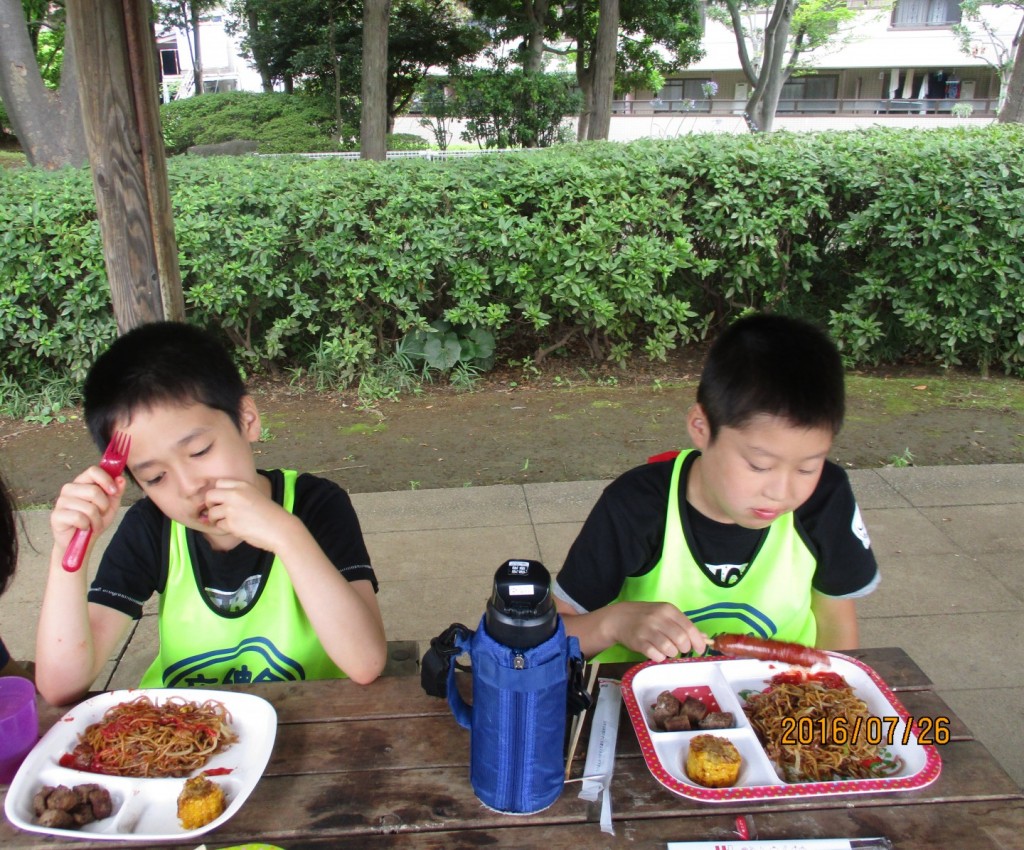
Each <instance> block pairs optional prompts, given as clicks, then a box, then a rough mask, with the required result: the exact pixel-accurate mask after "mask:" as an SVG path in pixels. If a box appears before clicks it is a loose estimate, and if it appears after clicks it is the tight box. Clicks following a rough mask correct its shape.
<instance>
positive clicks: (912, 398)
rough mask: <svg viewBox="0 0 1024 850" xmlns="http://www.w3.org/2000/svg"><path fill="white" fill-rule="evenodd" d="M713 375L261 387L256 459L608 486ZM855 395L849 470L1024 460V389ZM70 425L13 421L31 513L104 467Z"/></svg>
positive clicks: (10, 466) (380, 476)
mask: <svg viewBox="0 0 1024 850" xmlns="http://www.w3.org/2000/svg"><path fill="white" fill-rule="evenodd" d="M699 363H700V356H699V353H692V354H689V355H687V354H681V355H679V356H677V357H675V358H673V359H672V360H671V361H670V362H669V363H667V364H659V365H656V366H655V365H650V364H644V365H642V366H638V367H634V368H631V369H629V370H617V369H615V368H613V367H600V368H596V367H594V366H593V364H591V363H583V362H574V363H568V362H563V361H555V360H552V361H550V362H549V363H547V364H545V366H544V368H543V369H534V368H530V369H528V370H523V369H522V368H521V367H516V368H506V369H504V370H500V371H498V372H495V373H493V374H492V375H490V376H489V377H488V379H487V380H486V381H482V382H481V383H480V384H479V385H478V387H477V389H476V390H475V391H472V392H461V393H460V392H455V391H454V390H452V389H450V388H447V387H438V386H434V387H428V388H427V389H425V390H424V392H423V393H422V394H420V395H416V396H406V397H403V398H402V399H401V400H400V401H397V402H387V401H385V402H380V403H378V404H377V405H375V406H374V407H373V408H370V409H367V408H362V407H360V406H359V404H358V401H357V399H356V398H355V396H354V394H352V393H316V392H313V391H311V390H308V389H306V390H304V389H302V388H301V387H296V386H293V385H290V384H286V383H281V382H273V381H260V382H257V383H255V384H254V385H253V394H254V396H255V398H256V401H257V405H258V406H259V408H260V411H261V413H262V416H263V425H264V432H265V437H266V439H265V440H264V441H262V442H260V443H258V444H257V445H256V446H255V451H256V453H257V462H258V464H259V465H260V466H262V467H267V468H270V467H288V468H294V469H299V470H303V471H309V472H316V473H319V474H321V475H323V476H325V477H327V478H331V479H333V480H335V481H338V482H339V483H340V484H342V486H344V487H345V488H346V489H348V490H349V491H351V492H354V493H367V492H383V491H391V490H409V489H428V488H438V487H471V486H474V487H475V486H481V485H487V484H524V483H539V482H552V481H576V480H600V479H609V478H613V477H614V476H616V475H617V474H619V473H620V472H623V471H625V470H626V469H629V468H630V467H632V466H635V465H637V464H640V463H643V462H644V461H645V460H646V459H647V457H648V456H650V455H652V454H656V453H659V452H662V451H665V450H667V449H672V448H678V447H680V446H682V445H684V443H685V439H686V436H685V431H684V429H683V415H684V413H685V411H686V409H687V408H688V406H689V405H690V404H691V403H692V402H693V397H694V392H695V388H696V379H697V375H698V370H699ZM847 388H848V396H849V399H848V412H847V419H846V425H845V427H844V429H843V431H842V433H841V434H840V435H839V437H838V438H837V439H836V441H835V443H834V446H833V451H832V458H833V459H834V460H836V461H837V462H838V463H840V464H842V465H843V466H845V467H847V468H861V469H863V468H878V467H881V466H884V465H886V464H892V463H897V464H903V463H905V462H908V461H909V462H911V463H913V464H915V465H918V466H935V465H952V464H990V463H1019V462H1024V382H1021V381H1016V380H1012V379H1006V378H1002V377H1000V378H991V379H983V378H981V377H979V376H977V375H971V374H957V373H949V372H944V371H938V370H929V369H921V368H900V369H891V370H875V371H872V372H870V373H864V372H852V373H850V374H849V376H848V381H847ZM68 416H69V417H74V418H68V420H67V421H65V422H63V423H58V422H53V423H50V424H49V425H45V426H42V425H37V424H31V423H25V422H19V421H12V420H7V421H3V420H0V449H2V453H3V460H2V472H3V474H4V476H5V477H6V479H7V480H8V482H9V483H10V485H11V486H12V488H13V490H14V493H15V496H16V498H17V499H18V501H19V503H20V504H21V505H22V506H23V507H33V506H35V507H42V506H44V505H49V504H50V503H52V501H53V499H54V498H55V497H56V495H57V493H58V492H59V490H60V487H61V486H62V485H63V484H64V483H65V482H66V481H68V480H70V479H71V478H73V477H74V475H76V474H77V473H78V472H79V471H80V470H81V469H83V468H84V467H85V466H87V465H89V464H90V463H93V462H95V461H96V458H97V451H96V449H95V447H94V446H93V445H92V444H91V442H90V441H89V438H88V435H87V434H86V432H85V428H84V425H83V424H82V422H81V420H80V418H78V417H77V414H76V413H75V412H74V411H71V412H69V414H68ZM137 495H138V491H137V490H136V489H135V488H129V498H131V497H132V496H135V497H137Z"/></svg>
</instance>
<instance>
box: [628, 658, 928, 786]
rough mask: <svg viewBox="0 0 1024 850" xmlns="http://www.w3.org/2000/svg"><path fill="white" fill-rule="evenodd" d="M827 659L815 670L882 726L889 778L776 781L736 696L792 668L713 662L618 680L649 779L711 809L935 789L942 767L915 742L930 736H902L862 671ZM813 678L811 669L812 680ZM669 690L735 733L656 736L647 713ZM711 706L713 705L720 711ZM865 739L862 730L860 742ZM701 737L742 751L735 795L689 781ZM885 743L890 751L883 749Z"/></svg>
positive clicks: (881, 690)
mask: <svg viewBox="0 0 1024 850" xmlns="http://www.w3.org/2000/svg"><path fill="white" fill-rule="evenodd" d="M829 657H830V658H831V666H830V667H829V668H820V669H822V670H824V669H827V670H828V672H832V673H838V674H839V675H840V676H842V677H843V678H844V679H845V680H846V682H847V683H848V684H849V685H850V686H851V687H852V688H853V691H854V693H855V694H856V695H857V696H858V697H859V698H860V699H862V700H863V701H864V702H865V703H867V706H868V711H869V712H870V713H871V714H872V715H874V716H875V717H878V718H879V722H878V724H873V727H872V733H873V734H877V733H879V732H881V734H883V735H884V737H885V739H886V743H883V744H882V747H883V749H884V751H885V753H884V754H885V755H888V756H891V757H894V758H896V759H899V761H900V766H899V768H898V769H897V770H895V771H894V772H893V773H892V774H890V775H888V776H885V777H881V778H871V779H837V780H834V781H827V782H786V781H784V780H782V779H780V778H779V776H778V774H777V773H776V771H775V768H774V766H773V765H772V763H771V761H769V759H768V756H767V754H766V753H765V751H764V748H763V747H762V746H761V743H760V741H759V740H758V738H757V734H756V733H755V732H754V729H753V728H752V727H751V725H750V721H749V720H748V719H747V716H746V714H744V712H743V699H742V697H741V694H742V693H744V692H746V691H762V690H764V689H765V688H767V687H768V686H769V683H770V680H771V679H772V677H773V676H776V675H778V674H779V673H782V672H784V671H785V670H787V669H790V668H789V665H786V664H779V663H776V662H768V661H754V660H747V659H725V660H722V659H720V658H719V657H717V656H712V657H707V658H696V659H674V660H670V661H664V662H654V661H647V662H644V663H643V664H639V665H637V666H635V667H633V668H631V669H630V670H629V671H628V672H627V673H626V675H625V676H624V677H623V680H622V696H623V700H624V702H625V705H626V710H627V712H628V713H629V717H630V720H631V721H632V723H633V728H634V729H635V730H636V734H637V738H638V739H639V741H640V749H641V751H642V752H643V754H644V758H645V760H646V761H647V766H648V768H649V769H650V771H651V773H652V774H654V777H655V778H656V779H657V780H658V781H659V782H660V783H661V784H662V785H664V786H665V787H666V788H668V789H669V790H670V791H673V792H675V793H676V794H680V795H682V796H684V797H689V798H692V799H695V800H704V801H708V802H728V801H732V800H760V799H770V798H777V797H810V796H817V795H825V794H864V793H878V792H885V791H906V790H910V789H914V788H922V787H924V786H925V785H928V784H930V783H932V782H934V781H935V779H936V778H938V775H939V771H940V770H941V767H942V761H941V759H940V758H939V754H938V750H937V748H936V747H935V746H934V745H933V744H931V743H922V741H921V740H919V737H921V738H925V739H926V740H928V739H929V736H928V735H927V734H925V733H927V732H928V731H929V730H923V731H922V730H920V729H918V728H917V726H916V725H912V726H911V728H910V729H909V730H908V729H907V723H908V720H910V718H909V715H908V713H907V710H906V709H905V708H904V707H903V706H902V704H901V703H900V702H899V700H898V699H897V698H896V696H895V694H893V692H892V690H891V689H890V688H889V687H888V686H887V685H886V684H885V682H883V681H882V679H881V678H880V677H879V676H878V674H877V673H875V671H874V670H872V669H871V668H870V667H868V666H867V665H866V664H863V663H861V662H860V661H858V660H856V659H854V658H850V657H849V656H845V655H841V654H839V653H834V652H830V653H829ZM818 670H819V668H818V667H815V668H814V670H812V672H816V671H818ZM666 690H668V691H674V692H678V694H677V695H679V696H682V695H684V694H689V695H692V696H695V697H697V698H699V699H701V700H702V701H704V702H705V703H708V702H709V699H710V701H711V702H712V705H711V706H710V708H711V710H721V711H729V712H732V714H733V716H734V717H735V719H736V726H735V728H732V729H715V730H707V731H705V730H693V731H685V732H665V731H661V730H659V729H657V728H656V727H655V726H654V724H653V722H652V720H651V706H652V705H653V704H654V703H655V701H656V700H657V698H658V695H659V694H660V693H661V692H662V691H666ZM713 703H717V704H718V709H716V708H715V706H714V704H713ZM894 718H898V720H896V719H894ZM866 731H867V730H862V734H864V733H866ZM947 731H948V730H947ZM935 732H936V730H935V729H932V730H931V739H933V740H934V737H935ZM701 734H713V735H719V736H721V737H724V738H727V739H729V740H730V741H732V743H733V744H734V745H735V746H736V749H737V750H738V751H739V753H740V756H741V758H742V765H741V767H740V775H739V779H738V780H737V782H736V784H735V785H733V786H732V787H729V788H705V787H703V786H701V785H698V784H697V783H695V782H694V781H693V780H691V779H690V778H689V777H688V776H687V775H686V770H685V763H686V756H687V752H688V750H689V745H690V741H691V740H692V739H693V737H694V736H695V735H701ZM890 735H891V743H888V740H889V739H890Z"/></svg>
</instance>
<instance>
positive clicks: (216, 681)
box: [163, 637, 306, 688]
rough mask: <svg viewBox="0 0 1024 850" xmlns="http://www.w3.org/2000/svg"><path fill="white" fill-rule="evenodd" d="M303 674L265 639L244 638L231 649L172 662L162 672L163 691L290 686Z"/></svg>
mask: <svg viewBox="0 0 1024 850" xmlns="http://www.w3.org/2000/svg"><path fill="white" fill-rule="evenodd" d="M305 678H306V671H305V670H304V669H303V667H302V665H301V664H300V663H299V662H298V661H296V660H295V659H293V658H289V657H288V656H287V655H285V654H284V653H283V652H281V651H280V650H278V649H277V647H276V646H274V644H273V642H272V641H270V640H268V639H267V638H262V637H257V638H246V639H245V640H243V641H242V642H241V643H239V644H237V645H236V646H234V647H226V648H223V649H214V650H211V651H210V652H202V653H200V654H198V655H192V656H189V657H188V658H183V659H181V660H180V661H176V662H175V663H174V664H172V665H171V666H170V667H167V668H166V669H165V670H164V671H163V683H164V687H165V688H195V687H202V686H205V685H247V684H251V683H253V682H294V681H297V680H299V679H305Z"/></svg>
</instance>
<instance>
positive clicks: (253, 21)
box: [245, 5, 274, 94]
mask: <svg viewBox="0 0 1024 850" xmlns="http://www.w3.org/2000/svg"><path fill="white" fill-rule="evenodd" d="M245 16H246V19H247V21H248V27H249V32H250V33H256V32H259V31H260V18H259V15H257V14H256V10H255V9H253V8H252V7H251V6H249V5H246V9H245ZM252 61H253V62H254V63H255V65H256V70H258V71H259V72H260V85H261V86H262V88H263V91H264V92H265V93H267V94H269V93H270V92H272V91H273V90H274V80H273V79H272V78H271V76H270V71H269V70H268V68H267V59H266V57H265V56H261V55H258V54H257V52H256V50H255V48H254V49H253V51H252Z"/></svg>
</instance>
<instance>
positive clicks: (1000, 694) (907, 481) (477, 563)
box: [0, 464, 1024, 785]
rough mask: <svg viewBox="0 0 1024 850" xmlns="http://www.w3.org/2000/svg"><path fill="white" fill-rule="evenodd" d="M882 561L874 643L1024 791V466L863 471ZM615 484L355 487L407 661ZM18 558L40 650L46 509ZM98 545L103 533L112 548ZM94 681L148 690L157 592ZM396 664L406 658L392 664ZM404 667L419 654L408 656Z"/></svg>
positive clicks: (11, 595)
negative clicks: (912, 666) (505, 571)
mask: <svg viewBox="0 0 1024 850" xmlns="http://www.w3.org/2000/svg"><path fill="white" fill-rule="evenodd" d="M850 477H851V479H852V481H853V487H854V491H855V492H856V494H857V499H858V502H859V504H860V507H861V510H862V513H863V515H864V519H865V522H866V524H867V527H868V531H869V532H870V534H871V538H872V543H873V545H874V548H875V551H876V554H877V557H878V561H879V564H880V565H881V569H882V584H881V587H880V588H879V589H878V591H876V592H875V593H874V594H873V595H872V596H870V597H869V598H867V599H866V600H863V601H862V602H861V603H860V606H859V612H860V619H861V643H862V645H863V646H900V647H902V648H903V649H905V650H906V651H907V652H908V653H909V654H910V656H911V658H913V659H914V660H915V661H916V662H917V663H918V664H919V665H920V666H921V667H922V669H923V670H924V671H925V673H926V674H927V675H928V676H929V677H930V678H931V679H932V680H933V681H934V682H935V684H936V686H937V690H938V692H939V693H940V694H941V695H942V697H943V698H944V699H945V700H946V702H947V703H948V704H949V705H950V706H951V707H952V709H953V710H954V711H955V712H956V713H957V714H958V715H959V716H960V717H961V718H962V719H963V720H964V721H966V723H967V725H968V726H969V727H970V728H971V730H972V731H973V732H974V733H975V734H976V735H977V736H978V737H979V738H980V739H981V741H982V742H984V743H985V745H986V746H987V747H988V749H989V750H990V751H991V752H992V753H993V755H994V756H995V757H996V759H998V760H999V762H1000V763H1001V764H1002V765H1003V767H1004V768H1005V769H1006V770H1007V772H1008V773H1009V774H1010V775H1011V776H1013V777H1014V779H1015V780H1016V781H1017V782H1018V783H1019V784H1021V785H1024V733H1022V731H1021V730H1022V729H1024V708H1022V706H1024V464H1005V465H991V466H947V467H907V468H902V469H889V468H885V469H877V470H854V471H851V473H850ZM606 483H607V482H602V481H583V482H571V483H556V484H526V485H508V486H493V487H473V488H462V489H451V490H417V491H403V492H391V493H371V494H357V495H354V496H353V497H352V499H353V502H354V503H355V506H356V510H357V511H358V513H359V517H360V520H361V522H362V525H363V531H364V534H365V536H366V541H367V546H368V547H369V550H370V555H371V557H372V559H373V563H374V567H375V569H376V571H377V575H378V578H379V579H380V584H381V591H380V597H379V598H380V604H381V609H382V610H383V613H384V620H385V624H386V627H387V632H388V637H389V639H390V640H392V641H395V642H415V643H416V644H418V646H410V645H409V644H408V643H396V644H395V647H396V653H395V654H396V655H398V654H399V653H400V652H401V651H403V650H404V651H405V652H406V653H407V654H408V655H411V656H412V657H419V655H420V654H421V653H422V652H423V651H424V649H425V648H426V646H427V642H428V641H429V639H430V638H431V637H433V636H435V635H437V634H438V633H439V632H441V631H442V630H443V629H444V628H445V627H446V626H447V625H448V624H449V623H452V622H462V623H465V624H466V625H469V626H471V627H475V626H476V624H477V622H478V620H479V618H480V615H481V613H482V612H483V608H484V603H485V601H486V599H487V596H488V594H489V592H490V583H491V579H492V577H493V575H494V570H495V569H496V568H497V566H498V565H499V564H500V563H501V562H502V561H504V560H505V559H506V558H511V557H521V558H537V559H539V560H541V561H543V562H544V563H545V564H546V565H547V566H548V567H549V569H551V571H552V573H557V571H558V568H559V566H560V565H561V563H562V560H563V558H564V556H565V553H566V551H567V550H568V548H569V545H570V544H571V542H572V540H573V538H574V537H575V535H576V532H577V530H578V529H579V527H580V525H581V523H582V522H583V520H584V519H585V517H586V515H587V512H588V511H589V509H590V507H591V505H593V503H594V501H595V500H596V499H597V496H598V494H599V493H600V492H601V490H602V488H603V487H604V486H605V484H606ZM22 516H23V518H24V524H23V534H24V536H23V540H22V557H21V561H20V566H19V572H18V575H17V577H16V579H15V582H14V584H13V586H12V587H11V589H10V590H8V592H7V594H5V595H4V596H3V597H2V598H0V634H2V635H3V638H4V641H5V642H6V643H7V645H8V647H9V648H10V649H11V651H12V653H13V654H14V655H15V657H18V658H22V659H28V658H31V657H32V656H33V655H34V652H35V623H36V615H37V611H38V605H39V600H40V597H41V595H42V589H43V583H44V578H45V570H46V562H47V559H48V554H49V546H50V544H49V527H48V523H47V518H48V515H47V513H46V512H45V511H27V512H24V513H23V514H22ZM101 543H102V541H101ZM146 610H147V612H148V613H147V615H146V616H144V617H143V619H142V621H141V622H140V623H139V625H138V627H137V628H136V629H135V631H134V632H133V633H132V634H131V635H130V636H129V638H128V640H127V641H126V643H125V645H124V646H123V647H122V648H121V650H120V651H119V652H118V654H117V656H116V657H115V658H112V659H111V660H110V661H109V663H108V665H107V667H106V668H105V670H104V671H103V673H102V675H101V677H100V678H99V679H98V680H97V682H96V687H97V688H119V687H129V686H134V685H136V684H138V680H139V678H140V676H141V674H142V671H143V670H144V669H145V667H146V666H147V665H148V663H149V661H150V660H151V658H152V657H153V655H154V653H155V646H156V630H155V619H156V618H155V616H154V615H155V611H156V601H155V600H151V601H150V603H149V604H148V606H147V609H146ZM396 661H398V662H401V658H396ZM398 666H399V667H402V666H404V667H405V669H406V670H408V669H409V661H408V660H407V661H406V663H405V664H404V665H402V664H401V663H399V664H398Z"/></svg>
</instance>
